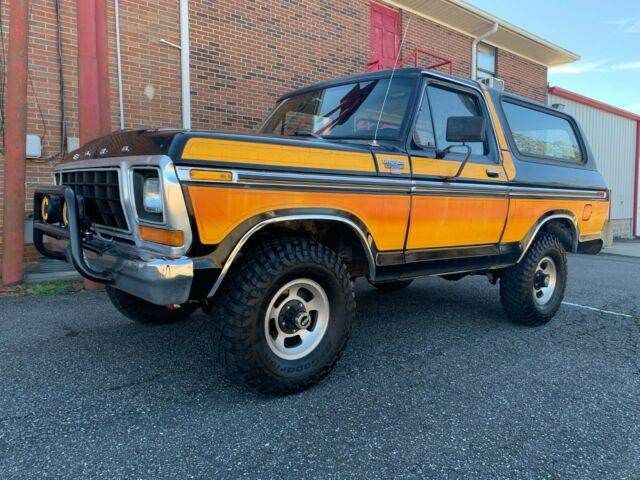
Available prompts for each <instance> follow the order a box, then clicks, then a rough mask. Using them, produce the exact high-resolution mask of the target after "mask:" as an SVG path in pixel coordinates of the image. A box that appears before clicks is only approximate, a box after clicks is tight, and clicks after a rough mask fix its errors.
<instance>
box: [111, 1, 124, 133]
mask: <svg viewBox="0 0 640 480" xmlns="http://www.w3.org/2000/svg"><path fill="white" fill-rule="evenodd" d="M113 7H114V8H113V9H114V15H115V17H116V64H117V66H118V108H119V110H120V130H124V100H123V99H122V57H121V56H120V1H119V0H115V1H114V6H113Z"/></svg>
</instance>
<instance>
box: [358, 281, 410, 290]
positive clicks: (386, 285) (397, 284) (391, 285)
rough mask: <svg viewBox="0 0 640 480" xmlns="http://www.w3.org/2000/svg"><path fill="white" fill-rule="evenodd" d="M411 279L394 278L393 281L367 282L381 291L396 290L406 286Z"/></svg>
mask: <svg viewBox="0 0 640 480" xmlns="http://www.w3.org/2000/svg"><path fill="white" fill-rule="evenodd" d="M412 282H413V280H396V281H393V282H380V283H378V282H369V283H371V285H373V286H374V287H376V288H377V289H378V290H380V291H381V292H397V291H399V290H403V289H405V288H407V287H408V286H409V285H411V283H412Z"/></svg>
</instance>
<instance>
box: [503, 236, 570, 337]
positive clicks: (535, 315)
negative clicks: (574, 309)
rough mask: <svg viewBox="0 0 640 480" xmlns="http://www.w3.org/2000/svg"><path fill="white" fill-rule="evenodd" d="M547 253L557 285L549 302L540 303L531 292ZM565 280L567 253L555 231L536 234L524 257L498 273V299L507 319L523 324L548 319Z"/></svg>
mask: <svg viewBox="0 0 640 480" xmlns="http://www.w3.org/2000/svg"><path fill="white" fill-rule="evenodd" d="M546 257H549V258H551V259H552V260H553V262H554V263H555V267H556V269H557V274H556V275H557V281H556V287H555V290H554V292H553V295H552V296H551V298H550V300H549V301H548V303H546V304H545V305H539V304H538V303H537V302H536V300H535V296H534V291H533V287H534V281H535V275H536V269H537V268H538V265H539V263H540V262H541V261H542V260H543V259H544V258H546ZM566 282H567V257H566V255H565V252H564V247H563V246H562V242H561V241H560V239H559V238H558V237H556V236H555V235H551V234H548V233H543V234H541V235H540V236H538V237H537V238H536V239H535V240H534V242H533V244H532V245H531V247H530V248H529V250H528V251H527V253H526V254H525V256H524V258H523V259H522V260H521V261H520V263H518V264H517V265H514V266H513V267H510V268H507V269H505V270H504V271H503V272H502V275H501V277H500V300H501V303H502V306H503V308H504V310H505V312H506V314H507V317H508V318H509V320H511V321H512V322H514V323H518V324H520V325H526V326H531V327H534V326H538V325H543V324H545V323H547V322H549V321H550V320H551V319H552V318H553V317H554V315H555V314H556V312H557V311H558V309H559V308H560V305H561V304H562V299H563V298H564V292H565V288H566Z"/></svg>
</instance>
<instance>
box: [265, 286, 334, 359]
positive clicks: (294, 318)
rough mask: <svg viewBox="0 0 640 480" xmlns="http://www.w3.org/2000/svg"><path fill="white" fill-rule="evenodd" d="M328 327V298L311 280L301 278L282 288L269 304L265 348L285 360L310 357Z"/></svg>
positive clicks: (266, 318) (266, 317) (266, 316)
mask: <svg viewBox="0 0 640 480" xmlns="http://www.w3.org/2000/svg"><path fill="white" fill-rule="evenodd" d="M328 325H329V298H328V297H327V294H326V293H325V291H324V289H323V288H322V287H321V286H320V285H319V284H318V283H317V282H314V281H313V280H309V279H307V278H300V279H297V280H293V281H291V282H289V283H287V284H286V285H284V286H283V287H282V288H281V289H280V290H278V292H277V293H276V294H275V295H274V297H273V299H272V300H271V302H270V303H269V307H268V308H267V313H266V315H265V319H264V331H265V336H266V338H267V344H268V345H269V348H270V349H271V351H272V352H273V353H275V354H276V355H277V356H279V357H280V358H283V359H285V360H297V359H299V358H302V357H305V356H307V355H309V354H310V353H311V352H312V351H313V350H314V349H315V348H316V347H317V346H318V345H319V344H320V342H321V341H322V339H323V337H324V334H325V332H326V331H327V326H328Z"/></svg>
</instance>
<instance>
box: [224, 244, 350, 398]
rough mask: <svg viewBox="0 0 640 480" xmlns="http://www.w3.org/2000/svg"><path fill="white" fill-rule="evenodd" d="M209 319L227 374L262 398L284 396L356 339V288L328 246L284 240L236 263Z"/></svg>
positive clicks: (323, 371) (314, 378)
mask: <svg viewBox="0 0 640 480" xmlns="http://www.w3.org/2000/svg"><path fill="white" fill-rule="evenodd" d="M212 314H213V316H214V319H215V321H216V322H218V323H219V325H218V332H217V335H218V341H219V344H220V345H219V354H220V360H221V361H222V363H223V365H224V366H225V367H226V369H227V372H228V373H229V374H230V376H231V377H232V378H234V379H235V380H237V381H239V382H241V383H243V384H245V385H247V386H248V387H249V388H251V389H253V390H256V391H258V392H260V393H263V394H267V395H286V394H290V393H294V392H298V391H301V390H304V389H306V388H309V387H310V386H312V385H314V384H316V383H318V382H320V381H321V380H322V379H323V378H324V377H326V376H327V375H328V374H329V372H331V370H332V369H333V368H334V366H335V365H336V363H337V361H338V360H339V358H340V356H341V355H342V352H343V351H344V349H345V346H346V344H347V340H348V339H349V336H350V334H351V323H352V320H353V317H354V314H355V296H354V291H353V284H352V282H351V280H350V277H349V272H348V270H347V267H346V266H345V264H344V263H343V262H342V261H341V260H340V259H339V258H338V256H337V255H336V254H335V253H334V252H333V251H332V250H330V249H329V248H328V247H326V246H324V245H321V244H319V243H317V242H315V241H312V240H309V239H305V238H280V239H276V240H273V241H269V242H266V243H264V244H261V245H259V246H257V247H256V248H254V249H253V250H251V251H249V252H248V253H245V254H243V255H242V257H241V258H239V260H238V262H237V263H236V264H235V265H234V266H233V267H232V269H231V271H230V272H229V277H228V278H227V279H226V281H225V283H224V284H223V286H222V289H221V291H220V292H219V294H218V297H217V298H216V300H215V301H214V305H213V312H212Z"/></svg>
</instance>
